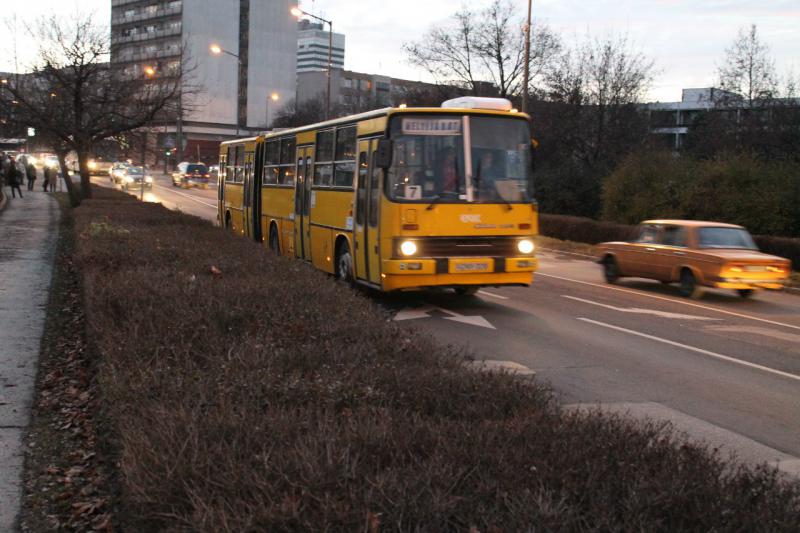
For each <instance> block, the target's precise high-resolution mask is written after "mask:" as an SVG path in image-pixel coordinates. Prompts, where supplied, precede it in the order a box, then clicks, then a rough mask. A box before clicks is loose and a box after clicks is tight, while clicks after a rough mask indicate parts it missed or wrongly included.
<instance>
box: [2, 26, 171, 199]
mask: <svg viewBox="0 0 800 533" xmlns="http://www.w3.org/2000/svg"><path fill="white" fill-rule="evenodd" d="M31 33H32V34H34V35H35V36H36V38H37V40H38V42H39V50H38V54H37V55H38V57H37V60H36V63H35V65H34V66H33V69H32V72H31V74H27V75H16V76H14V77H13V78H12V79H9V80H8V83H7V84H4V88H5V90H4V91H2V93H0V98H2V99H4V100H6V101H7V102H16V103H15V104H13V105H15V106H16V108H17V109H18V113H17V117H18V120H20V121H21V122H22V123H24V124H25V125H27V126H32V127H35V128H36V129H37V130H38V131H41V132H44V133H46V135H47V136H48V137H49V138H51V139H53V140H54V144H56V145H59V144H62V145H63V146H66V147H68V148H69V149H70V151H74V152H75V153H76V155H77V159H78V168H79V171H80V176H81V196H82V197H83V198H89V197H91V182H90V179H89V166H88V163H89V159H90V157H91V156H92V153H93V149H94V147H95V146H96V145H97V144H98V143H100V142H102V141H103V140H104V139H108V138H111V137H115V136H119V135H121V134H123V133H125V132H129V131H132V130H136V129H139V128H142V127H145V126H148V125H152V124H154V123H156V122H163V121H166V120H169V119H171V118H173V117H175V116H176V115H177V113H178V111H179V110H178V106H179V105H180V102H181V101H186V99H185V98H183V99H182V98H181V91H183V95H184V96H185V95H186V88H185V84H183V83H182V82H183V78H184V76H185V75H186V71H187V69H186V56H185V55H183V54H182V56H181V57H182V58H183V60H182V61H181V62H180V63H179V64H176V65H175V66H174V68H172V69H167V71H165V72H159V73H156V72H152V71H151V72H150V74H149V76H148V75H147V74H146V73H145V72H143V71H137V70H129V69H126V68H124V67H123V66H121V65H117V64H112V63H109V61H108V59H109V53H110V43H109V31H108V27H107V26H104V25H98V24H95V23H94V21H93V19H92V17H91V16H84V15H81V14H76V15H75V16H74V17H73V18H72V19H67V20H64V19H60V18H57V17H55V16H52V17H48V18H42V19H40V20H39V21H38V22H37V24H36V25H35V26H34V28H33V29H32V30H31ZM62 170H63V172H64V174H65V177H66V176H67V169H66V168H63V169H62ZM67 181H69V180H68V178H67ZM68 187H69V184H68ZM71 197H72V200H73V203H76V202H77V201H78V196H77V195H76V194H75V193H74V192H73V193H72V195H71Z"/></svg>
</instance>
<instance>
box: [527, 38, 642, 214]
mask: <svg viewBox="0 0 800 533" xmlns="http://www.w3.org/2000/svg"><path fill="white" fill-rule="evenodd" d="M653 72H654V64H653V61H652V60H650V59H648V58H646V57H645V56H644V55H643V54H642V53H641V52H638V51H636V50H634V49H633V47H632V45H631V43H630V42H629V41H628V39H627V37H614V36H607V37H604V38H588V37H587V39H586V40H585V41H583V42H582V43H579V44H577V45H576V46H575V47H574V48H573V49H570V50H567V51H565V52H563V53H562V54H561V55H560V56H559V58H558V60H557V63H556V65H555V67H554V68H553V69H552V70H551V71H550V72H548V73H547V76H546V89H547V91H546V94H545V95H544V98H537V99H535V100H534V101H533V104H532V106H531V110H532V115H533V116H534V117H535V121H534V128H535V131H536V136H537V138H538V140H539V142H540V145H539V159H540V165H539V169H540V170H539V194H540V199H541V201H542V207H543V209H545V210H548V211H550V212H559V213H565V214H579V215H584V216H596V215H597V214H598V213H599V210H600V190H601V185H602V180H603V178H604V177H605V176H606V175H608V173H609V172H610V171H611V170H612V169H613V168H614V166H615V165H616V164H617V163H618V162H619V161H620V160H621V159H622V158H623V157H624V156H625V155H627V154H628V153H629V152H630V151H631V150H633V149H634V148H635V147H637V146H639V145H641V144H642V143H643V142H644V141H645V140H646V139H647V138H648V135H647V133H648V128H647V123H646V120H645V116H644V114H643V113H642V111H641V110H640V108H639V107H638V105H637V104H638V103H639V102H641V100H642V99H643V97H644V95H645V93H646V90H647V88H648V87H649V85H650V83H651V81H652V78H653Z"/></svg>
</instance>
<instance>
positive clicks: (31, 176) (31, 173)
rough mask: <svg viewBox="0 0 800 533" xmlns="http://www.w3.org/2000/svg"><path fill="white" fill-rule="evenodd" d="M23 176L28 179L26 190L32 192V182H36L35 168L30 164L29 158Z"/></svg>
mask: <svg viewBox="0 0 800 533" xmlns="http://www.w3.org/2000/svg"><path fill="white" fill-rule="evenodd" d="M25 176H26V177H27V178H28V190H29V191H32V190H33V182H35V181H36V167H35V166H33V163H31V160H30V158H28V162H27V164H26V165H25Z"/></svg>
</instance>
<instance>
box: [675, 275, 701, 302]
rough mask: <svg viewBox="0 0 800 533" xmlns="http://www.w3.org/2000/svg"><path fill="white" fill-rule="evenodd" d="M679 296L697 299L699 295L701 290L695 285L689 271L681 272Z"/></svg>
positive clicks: (694, 280) (695, 281)
mask: <svg viewBox="0 0 800 533" xmlns="http://www.w3.org/2000/svg"><path fill="white" fill-rule="evenodd" d="M679 291H680V294H681V296H684V297H686V298H693V299H695V298H699V297H700V294H701V292H702V291H701V289H700V287H699V286H698V285H697V280H696V279H695V277H694V274H692V271H691V270H689V269H684V270H683V271H682V272H681V286H680V289H679Z"/></svg>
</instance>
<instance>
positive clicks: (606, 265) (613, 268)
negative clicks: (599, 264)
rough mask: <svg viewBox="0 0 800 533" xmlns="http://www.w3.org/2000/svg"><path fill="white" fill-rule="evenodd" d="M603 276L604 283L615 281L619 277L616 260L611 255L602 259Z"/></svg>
mask: <svg viewBox="0 0 800 533" xmlns="http://www.w3.org/2000/svg"><path fill="white" fill-rule="evenodd" d="M603 276H604V277H605V278H606V283H616V282H617V280H618V279H619V266H617V260H616V259H614V258H613V257H611V256H609V257H606V258H605V260H604V261H603Z"/></svg>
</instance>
